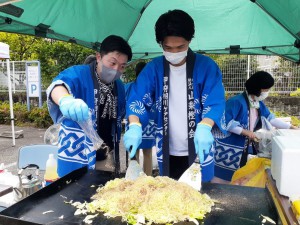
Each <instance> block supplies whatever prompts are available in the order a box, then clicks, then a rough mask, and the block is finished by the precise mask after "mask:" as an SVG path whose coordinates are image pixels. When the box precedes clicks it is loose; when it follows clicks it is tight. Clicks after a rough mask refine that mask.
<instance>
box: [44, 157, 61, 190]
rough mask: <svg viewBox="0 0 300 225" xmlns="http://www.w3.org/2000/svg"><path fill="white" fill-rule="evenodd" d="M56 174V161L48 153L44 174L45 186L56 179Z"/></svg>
mask: <svg viewBox="0 0 300 225" xmlns="http://www.w3.org/2000/svg"><path fill="white" fill-rule="evenodd" d="M58 178H59V177H58V174H57V161H56V159H55V158H54V155H53V154H49V158H48V160H47V162H46V171H45V175H44V180H45V186H47V185H49V184H51V183H52V182H53V181H56V180H57V179H58Z"/></svg>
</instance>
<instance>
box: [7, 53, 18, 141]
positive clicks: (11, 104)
mask: <svg viewBox="0 0 300 225" xmlns="http://www.w3.org/2000/svg"><path fill="white" fill-rule="evenodd" d="M6 68H7V79H8V94H9V109H10V121H11V133H12V139H13V146H15V145H16V139H15V119H14V108H13V107H14V106H13V98H12V90H11V80H10V63H9V59H6Z"/></svg>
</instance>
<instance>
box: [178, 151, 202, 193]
mask: <svg viewBox="0 0 300 225" xmlns="http://www.w3.org/2000/svg"><path fill="white" fill-rule="evenodd" d="M178 181H179V182H183V183H186V184H188V185H190V186H191V187H193V188H195V189H196V190H197V191H200V189H201V181H202V177H201V165H200V162H199V158H198V157H197V158H196V159H195V161H194V163H193V164H192V165H191V166H190V167H189V168H188V169H187V170H186V171H185V172H184V173H183V174H182V175H181V177H180V178H179V180H178Z"/></svg>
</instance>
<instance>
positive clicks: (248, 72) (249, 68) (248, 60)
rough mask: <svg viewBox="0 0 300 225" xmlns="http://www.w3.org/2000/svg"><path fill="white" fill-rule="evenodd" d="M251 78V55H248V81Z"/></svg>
mask: <svg viewBox="0 0 300 225" xmlns="http://www.w3.org/2000/svg"><path fill="white" fill-rule="evenodd" d="M249 77H250V55H248V64H247V80H248V79H249Z"/></svg>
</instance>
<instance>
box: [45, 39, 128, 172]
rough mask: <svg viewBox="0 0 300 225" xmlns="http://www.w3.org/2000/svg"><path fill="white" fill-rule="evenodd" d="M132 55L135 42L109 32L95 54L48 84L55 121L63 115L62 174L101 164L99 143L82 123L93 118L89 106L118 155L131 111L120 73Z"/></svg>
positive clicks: (61, 141) (60, 170)
mask: <svg viewBox="0 0 300 225" xmlns="http://www.w3.org/2000/svg"><path fill="white" fill-rule="evenodd" d="M131 57H132V52H131V48H130V46H129V45H128V43H127V42H126V41H125V40H124V39H123V38H121V37H119V36H115V35H111V36H108V37H107V38H105V39H104V40H103V42H102V43H101V47H100V51H99V52H97V53H96V59H95V60H92V61H91V62H90V64H88V65H77V66H72V67H70V68H68V69H66V70H64V71H62V72H61V73H60V74H59V75H58V76H57V77H56V78H54V80H53V82H52V84H51V85H50V86H49V88H48V89H47V97H48V100H47V103H48V108H49V112H50V115H51V117H52V119H53V121H54V122H55V123H58V122H61V121H62V122H61V128H60V131H59V144H58V146H59V150H58V175H59V176H60V177H62V176H64V175H66V174H68V173H70V172H71V171H73V170H75V169H78V168H81V167H83V166H86V165H88V167H89V169H95V163H96V157H98V155H97V154H96V150H97V149H95V148H94V145H93V143H92V141H91V140H90V139H89V138H88V137H87V135H86V134H85V133H84V131H83V130H82V129H81V127H80V126H79V125H78V123H77V122H82V121H87V120H88V118H89V111H91V112H92V119H93V122H94V123H93V126H94V127H90V128H89V129H93V128H95V129H96V131H97V133H98V134H99V136H100V138H101V139H103V141H104V142H105V149H110V150H112V151H113V150H114V151H115V152H114V154H115V155H114V156H115V160H117V159H118V143H119V140H120V136H121V127H122V126H121V119H122V117H124V115H125V90H124V85H123V83H122V81H121V80H120V79H119V78H120V76H121V75H122V73H123V72H124V70H125V66H126V64H127V62H128V61H129V60H131ZM107 147H108V148H107ZM97 152H99V151H97ZM105 154H106V152H105ZM100 157H101V156H100ZM102 157H103V156H102ZM104 157H105V156H104ZM115 163H116V164H118V162H117V161H116V162H115ZM116 169H118V165H116Z"/></svg>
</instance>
